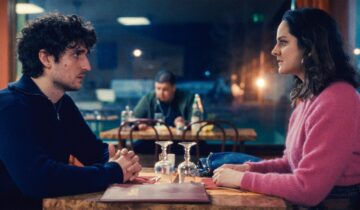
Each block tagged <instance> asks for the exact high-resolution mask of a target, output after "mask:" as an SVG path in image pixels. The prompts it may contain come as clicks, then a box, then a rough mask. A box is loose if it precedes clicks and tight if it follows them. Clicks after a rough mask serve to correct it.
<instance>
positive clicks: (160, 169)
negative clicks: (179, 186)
mask: <svg viewBox="0 0 360 210" xmlns="http://www.w3.org/2000/svg"><path fill="white" fill-rule="evenodd" d="M155 143H156V144H158V145H160V146H161V150H162V154H161V159H160V160H159V161H158V162H156V163H155V166H154V171H155V174H156V175H157V176H158V177H159V178H160V179H161V180H162V182H169V183H171V182H172V171H173V167H172V163H171V161H169V160H168V156H167V152H166V150H167V147H168V146H169V145H170V144H172V143H173V142H172V141H156V142H155Z"/></svg>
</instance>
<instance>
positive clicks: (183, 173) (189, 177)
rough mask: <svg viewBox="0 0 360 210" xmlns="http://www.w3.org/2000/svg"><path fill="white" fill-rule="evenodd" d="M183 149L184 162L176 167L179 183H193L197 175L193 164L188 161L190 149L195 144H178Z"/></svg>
mask: <svg viewBox="0 0 360 210" xmlns="http://www.w3.org/2000/svg"><path fill="white" fill-rule="evenodd" d="M179 144H180V145H181V146H183V147H184V150H185V153H184V158H185V161H184V162H182V163H180V164H179V166H178V174H179V183H185V182H191V181H195V176H197V175H198V173H197V167H196V165H195V163H193V162H191V161H190V149H191V147H192V146H194V145H195V144H196V142H181V143H179Z"/></svg>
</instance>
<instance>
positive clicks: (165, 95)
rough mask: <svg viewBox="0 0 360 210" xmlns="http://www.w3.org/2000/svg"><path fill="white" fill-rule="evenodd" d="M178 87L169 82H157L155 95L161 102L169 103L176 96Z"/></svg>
mask: <svg viewBox="0 0 360 210" xmlns="http://www.w3.org/2000/svg"><path fill="white" fill-rule="evenodd" d="M175 90H176V87H175V85H172V84H170V83H168V82H164V83H159V82H155V94H156V98H158V99H159V100H160V101H161V102H165V103H169V102H170V101H171V100H172V99H173V98H174V94H175Z"/></svg>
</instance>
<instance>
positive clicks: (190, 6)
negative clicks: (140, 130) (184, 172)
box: [18, 0, 359, 144]
mask: <svg viewBox="0 0 360 210" xmlns="http://www.w3.org/2000/svg"><path fill="white" fill-rule="evenodd" d="M29 3H32V4H34V5H37V6H38V7H40V8H43V9H44V10H45V13H47V12H54V11H58V12H61V13H64V14H74V13H75V14H78V15H80V16H82V17H84V18H85V19H87V20H89V21H91V22H92V23H93V25H94V27H95V29H96V31H97V35H98V42H97V45H96V46H95V47H94V49H93V52H92V53H91V54H90V60H91V64H92V71H91V72H90V73H89V74H88V76H87V78H86V80H85V83H84V85H83V89H82V90H81V91H78V92H74V93H70V95H71V96H72V97H73V99H74V100H75V101H76V102H77V103H78V104H79V105H80V108H81V109H83V110H89V109H102V111H104V110H109V111H113V112H118V113H120V110H122V109H124V107H125V106H126V105H130V107H134V106H135V104H136V103H137V102H138V100H139V98H140V97H141V96H142V95H144V94H145V93H146V92H149V91H151V90H152V89H153V77H154V75H155V73H156V72H157V71H159V70H164V69H166V70H170V71H172V72H174V73H175V74H176V75H178V76H179V83H178V85H177V87H178V88H183V89H188V90H191V91H193V92H196V93H199V94H200V95H201V97H202V99H203V101H204V104H205V106H206V109H207V110H208V117H209V118H220V119H226V120H230V121H233V122H235V123H236V124H237V125H238V126H241V127H249V128H255V129H256V131H257V133H258V139H257V141H256V143H255V144H283V143H284V139H285V137H284V135H285V130H286V126H287V119H288V117H289V114H290V108H289V103H288V101H289V100H288V92H289V91H288V89H289V86H290V82H289V78H288V77H285V76H279V75H277V73H276V72H277V67H276V63H275V59H274V58H273V57H272V56H271V54H270V51H271V49H272V47H273V45H274V43H275V41H274V40H275V33H276V27H277V25H278V23H279V22H280V20H281V16H282V14H283V13H284V11H285V10H287V9H289V8H290V1H288V0H272V1H268V0H224V1H217V0H181V1H169V0H143V1H133V0H121V1H119V0H106V1H101V3H99V1H91V0H90V1H89V0H87V1H85V0H84V1H81V0H62V1H51V0H30V1H29ZM43 14H44V13H39V14H27V15H23V14H19V15H18V30H21V28H22V26H23V25H24V24H25V23H26V21H28V20H31V19H34V18H36V17H38V16H40V15H43ZM122 17H138V19H137V21H140V19H139V17H141V18H143V19H142V21H145V20H147V22H146V24H139V23H138V24H135V25H132V24H124V22H121V23H120V22H119V21H120V20H122V21H123V20H124V19H121V18H122ZM132 21H135V20H132ZM358 22H359V21H358ZM133 23H134V22H133ZM143 23H144V22H143ZM20 68H21V67H20V66H18V69H20ZM290 80H291V79H290ZM97 89H112V91H113V92H114V93H115V97H116V100H115V102H111V103H110V102H104V101H101V100H99V98H98V97H99V96H98V94H95V93H96V90H97ZM100 92H101V91H100ZM97 93H99V91H98V92H97ZM97 96H98V97H97ZM115 126H116V125H115ZM113 127H114V126H113Z"/></svg>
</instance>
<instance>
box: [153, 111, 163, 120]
mask: <svg viewBox="0 0 360 210" xmlns="http://www.w3.org/2000/svg"><path fill="white" fill-rule="evenodd" d="M164 118H165V117H164V115H163V114H162V113H161V112H156V113H154V119H155V120H159V121H163V122H164Z"/></svg>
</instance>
